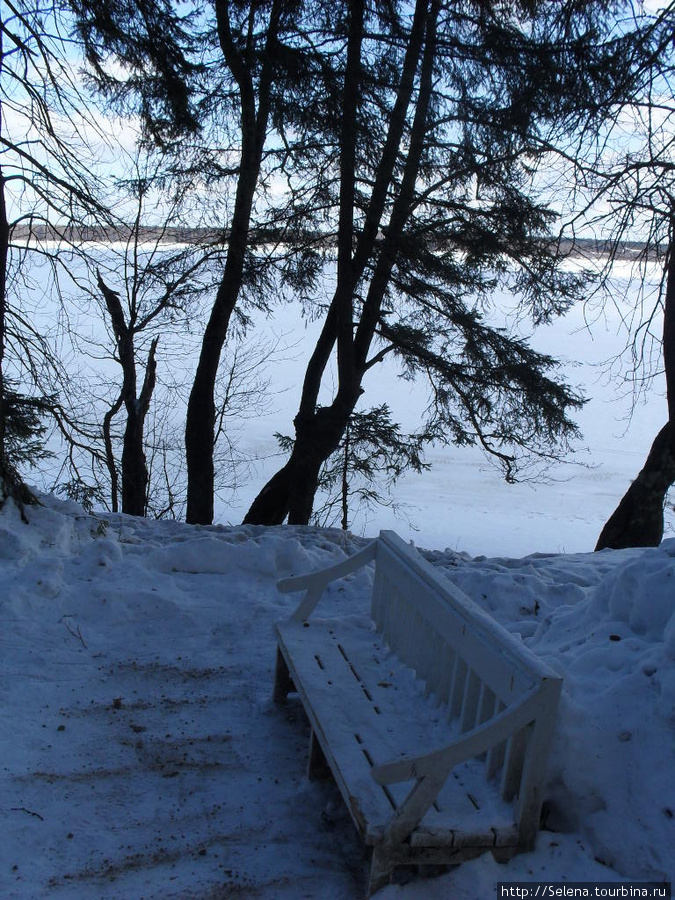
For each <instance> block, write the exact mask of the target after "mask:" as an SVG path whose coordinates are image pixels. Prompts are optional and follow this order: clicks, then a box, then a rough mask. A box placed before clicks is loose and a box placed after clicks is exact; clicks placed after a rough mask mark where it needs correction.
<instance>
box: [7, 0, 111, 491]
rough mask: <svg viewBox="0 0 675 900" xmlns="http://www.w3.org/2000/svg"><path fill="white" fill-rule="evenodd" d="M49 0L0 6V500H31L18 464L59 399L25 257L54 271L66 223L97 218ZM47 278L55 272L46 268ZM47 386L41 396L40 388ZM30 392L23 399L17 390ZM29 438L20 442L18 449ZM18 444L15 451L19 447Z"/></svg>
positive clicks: (74, 98)
mask: <svg viewBox="0 0 675 900" xmlns="http://www.w3.org/2000/svg"><path fill="white" fill-rule="evenodd" d="M67 39H68V34H67V22H66V21H65V20H64V17H63V15H62V10H61V8H60V7H59V6H58V5H57V4H47V5H46V6H43V7H40V8H37V7H35V6H34V5H31V4H29V3H25V2H23V0H10V2H7V3H5V4H4V5H3V12H2V19H1V20H0V85H1V88H0V90H1V92H2V95H1V98H0V100H1V103H0V482H2V485H1V487H0V502H2V500H3V499H5V498H6V497H7V496H13V497H14V498H15V499H17V500H18V501H19V502H20V503H25V502H30V500H31V495H30V493H29V492H28V491H27V490H26V489H25V487H24V486H23V482H22V480H21V477H20V474H19V471H18V468H17V462H18V461H20V460H23V461H28V462H30V461H31V459H32V458H35V455H36V454H37V453H38V452H39V442H38V443H36V442H33V443H31V442H30V436H31V435H33V436H34V437H36V436H38V435H39V432H40V429H41V427H42V426H41V424H40V419H41V418H43V417H44V415H45V413H46V412H47V411H48V410H51V409H53V408H54V405H55V403H57V400H56V398H55V396H54V395H53V393H51V392H50V390H49V389H53V388H54V385H58V384H59V366H58V363H57V361H56V359H55V358H54V356H53V355H52V353H51V352H50V348H49V345H48V343H47V342H46V341H45V340H44V338H43V335H42V334H41V333H40V331H39V329H37V328H36V327H35V326H34V324H33V323H31V321H30V317H29V316H28V315H26V314H25V310H24V308H23V306H22V302H23V300H22V293H23V292H24V290H25V285H26V279H27V278H28V277H29V276H28V275H27V261H29V260H30V259H33V258H35V257H38V258H40V257H41V258H43V259H44V260H47V261H48V262H49V263H50V264H51V265H53V266H54V267H57V266H58V261H57V259H56V256H55V254H54V252H53V249H52V246H53V244H54V243H55V242H57V243H58V242H62V243H64V244H68V243H69V242H70V240H71V235H72V228H73V224H74V223H76V224H77V225H80V226H81V225H86V224H87V223H90V222H92V221H104V220H105V215H106V210H105V207H104V206H103V205H102V204H101V203H100V201H99V200H98V198H97V183H96V178H95V175H94V174H93V167H92V166H89V165H88V163H89V161H90V160H89V155H88V152H87V144H86V140H85V134H86V132H87V131H88V130H89V131H90V132H92V131H96V124H95V122H94V121H93V120H90V119H89V118H88V115H87V112H86V104H85V102H84V100H83V96H82V93H81V91H80V89H79V86H78V84H77V82H76V81H75V79H74V77H73V74H72V70H71V68H70V66H69V65H68V62H67V52H66V45H67ZM52 274H54V273H53V272H52ZM45 385H48V388H49V389H48V390H47V391H46V390H45ZM26 390H28V391H30V392H31V393H30V394H29V395H26V394H25V391H26ZM27 441H28V443H26V442H27ZM22 448H23V449H22Z"/></svg>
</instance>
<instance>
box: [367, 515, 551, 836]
mask: <svg viewBox="0 0 675 900" xmlns="http://www.w3.org/2000/svg"><path fill="white" fill-rule="evenodd" d="M371 613H372V618H373V621H374V622H375V625H376V627H377V629H378V631H380V632H381V633H382V635H383V636H384V638H385V640H386V641H387V643H388V644H389V646H390V647H391V648H392V649H393V650H395V651H396V653H397V654H398V655H399V656H400V657H401V659H402V660H403V661H404V662H405V663H406V664H407V665H409V666H410V667H411V668H414V669H415V670H416V673H417V676H418V677H419V678H421V679H423V680H424V682H425V684H426V690H427V693H429V694H434V695H435V696H436V697H437V698H438V699H439V700H440V702H441V703H442V704H445V705H446V706H447V715H448V719H455V720H458V722H459V725H460V730H461V731H462V732H466V731H469V730H470V729H472V728H474V727H476V726H478V725H482V724H483V723H485V722H488V721H489V720H490V719H491V718H493V717H494V716H496V715H497V714H498V713H500V712H502V711H503V710H504V709H506V708H507V707H508V706H510V705H511V704H512V703H514V702H517V701H518V700H520V699H521V698H522V697H523V696H524V695H525V694H529V693H532V692H533V691H541V692H542V709H541V715H540V716H539V719H540V722H539V724H540V725H541V726H543V727H542V728H538V729H535V728H534V727H529V728H528V729H525V730H524V732H523V733H522V734H520V735H514V736H513V737H512V738H511V739H509V741H508V742H506V743H505V744H504V745H503V746H501V747H496V748H494V749H493V750H492V751H490V753H489V754H487V757H486V765H487V769H488V772H487V774H488V777H489V778H500V779H501V794H502V796H503V797H504V798H505V799H508V800H511V799H513V797H514V796H516V795H517V794H518V793H519V791H520V786H521V781H523V772H524V770H525V769H526V768H527V769H528V770H529V771H528V772H526V773H525V774H526V776H527V779H528V781H530V780H531V779H532V777H534V778H535V781H536V779H537V777H539V776H540V775H541V776H542V777H543V774H542V772H535V771H534V769H536V767H537V766H538V761H537V759H536V755H537V754H540V755H543V757H544V758H543V767H544V769H545V762H546V759H545V757H546V756H547V755H548V741H549V740H550V734H549V732H550V731H551V729H552V725H553V723H552V720H551V716H554V715H555V708H556V706H557V699H558V695H559V692H560V683H561V679H560V677H559V676H558V675H557V674H556V673H554V672H553V671H552V670H551V669H550V668H549V667H548V666H546V665H545V664H544V663H543V662H542V661H541V660H539V659H538V658H537V657H536V656H535V655H534V654H533V653H531V652H530V651H529V650H528V649H527V648H526V647H525V646H524V645H523V644H522V643H521V642H520V641H519V640H518V639H517V638H516V637H514V636H513V635H512V634H511V633H510V632H508V631H506V629H504V628H503V627H502V626H501V625H500V624H499V623H498V622H496V621H495V620H493V619H492V618H491V617H490V616H489V615H488V614H487V613H485V612H484V611H483V610H482V609H481V608H480V607H479V606H478V605H477V604H475V603H474V602H473V601H472V600H471V599H470V598H469V597H467V596H466V595H465V594H464V593H463V592H462V591H460V590H459V589H458V588H457V587H455V586H454V585H453V584H452V583H451V582H450V581H449V580H448V579H447V578H444V577H443V576H442V575H441V574H439V573H437V572H436V571H435V570H434V568H433V567H432V566H431V565H430V564H429V563H427V561H426V560H425V559H423V558H422V557H421V556H420V555H419V554H418V553H417V551H416V550H415V549H414V548H412V547H410V546H408V545H407V544H406V543H405V542H404V541H403V540H401V538H400V537H399V536H398V535H397V534H395V533H394V532H392V531H383V532H381V533H380V538H379V540H378V543H377V551H376V571H375V583H374V587H373V599H372V610H371ZM551 706H552V709H551V708H550V707H551ZM545 720H547V721H545ZM532 724H533V726H534V725H536V724H537V723H536V722H533V723H532ZM535 731H538V732H539V738H540V743H541V746H535V744H536V741H537V736H536V734H535ZM533 756H534V757H535V758H534V759H532V758H530V757H533ZM539 768H540V769H541V766H539ZM538 787H539V786H538V785H537V789H538ZM528 789H530V788H528ZM523 801H524V802H525V803H528V804H531V798H530V799H526V798H525V797H524V796H523ZM522 812H523V813H526V810H525V809H523V810H522ZM526 817H527V816H526ZM535 827H536V826H535Z"/></svg>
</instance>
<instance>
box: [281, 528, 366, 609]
mask: <svg viewBox="0 0 675 900" xmlns="http://www.w3.org/2000/svg"><path fill="white" fill-rule="evenodd" d="M376 551H377V538H375V540H373V541H371V542H370V543H369V544H367V545H366V546H365V547H364V548H363V550H359V552H358V553H355V554H354V555H353V556H350V557H349V558H348V559H344V560H342V562H339V563H336V564H335V565H334V566H330V567H329V568H327V569H319V570H318V571H317V572H310V573H309V574H308V575H296V576H294V577H292V578H282V579H281V580H280V581H277V590H279V591H281V592H282V593H284V594H288V593H292V592H293V591H304V590H306V591H307V593H306V594H305V596H304V597H303V599H302V600H301V601H300V604H299V605H298V606H297V608H296V609H295V611H294V613H293V615H292V616H291V619H293V620H294V621H296V622H304V621H306V620H307V619H308V618H309V617H310V616H311V614H312V612H313V611H314V608H315V607H316V605H317V603H318V602H319V600H320V599H321V595H322V594H323V592H324V589H325V587H326V585H327V584H329V583H330V582H331V581H335V580H336V579H337V578H343V577H344V576H345V575H349V574H350V573H351V572H355V571H356V570H357V569H360V568H361V567H362V566H365V565H366V563H369V562H370V561H371V560H373V559H375V553H376Z"/></svg>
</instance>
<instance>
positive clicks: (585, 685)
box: [0, 495, 675, 900]
mask: <svg viewBox="0 0 675 900" xmlns="http://www.w3.org/2000/svg"><path fill="white" fill-rule="evenodd" d="M42 501H43V505H42V506H40V507H34V508H30V509H28V510H27V511H26V515H27V518H28V524H25V523H23V522H22V521H21V516H20V514H19V512H18V510H17V509H16V508H15V507H14V506H13V505H12V504H11V503H8V504H6V505H5V507H4V508H3V509H2V511H1V512H0V628H1V631H0V702H1V703H2V708H3V717H2V720H1V723H0V797H1V798H2V799H1V800H0V897H2V898H3V900H5V898H7V900H10V898H21V900H39V898H47V897H48V898H49V900H61V898H85V900H89V898H94V900H99V898H100V900H112V898H119V900H141V898H142V900H159V898H169V900H170V898H176V900H179V898H180V900H188V898H193V900H217V898H224V897H234V896H241V897H251V898H253V897H256V898H263V900H272V898H322V900H324V898H326V900H351V898H355V897H359V896H362V894H363V885H364V878H365V871H366V859H365V855H364V852H363V848H362V847H361V846H360V843H359V841H358V839H357V837H356V835H355V833H354V832H353V829H352V826H351V822H350V820H349V818H348V815H347V813H346V811H345V809H344V807H343V805H342V802H341V798H340V796H339V793H338V792H337V790H336V788H335V787H334V785H333V784H332V783H331V782H330V781H328V782H315V781H312V782H309V781H308V780H307V779H306V776H305V767H306V755H307V738H308V732H307V725H306V724H305V722H304V719H303V716H302V713H301V711H300V710H299V708H298V706H297V704H294V703H289V704H288V705H287V706H276V705H275V704H274V703H273V702H272V701H271V689H272V667H273V662H274V652H275V649H274V636H273V630H272V626H273V623H274V622H275V621H277V620H278V619H280V618H283V617H284V616H286V615H287V614H288V613H289V612H290V610H291V609H292V608H293V606H294V604H295V603H296V602H297V596H294V595H282V594H280V593H279V592H278V591H277V590H276V580H277V579H278V578H281V577H287V576H289V575H292V574H299V573H304V572H307V571H310V570H313V569H316V568H320V567H323V566H327V565H332V564H334V563H336V562H339V561H340V560H342V559H344V558H345V556H346V555H348V554H351V553H354V552H355V551H356V550H358V549H359V548H360V547H362V546H363V545H364V538H362V537H357V536H354V535H352V534H350V533H346V534H345V533H342V532H340V531H337V530H316V529H311V528H299V527H296V528H291V527H286V528H284V527H281V528H269V529H266V528H262V527H253V526H237V527H225V526H213V527H194V526H187V525H183V524H180V523H176V522H153V521H147V520H143V519H135V518H131V517H126V516H118V515H106V516H105V517H103V516H101V517H96V516H90V515H87V514H86V513H85V512H84V511H83V510H82V509H81V508H79V507H78V506H77V505H75V504H73V503H64V502H62V501H59V500H56V499H55V498H53V497H52V496H49V495H45V496H43V497H42ZM461 512H462V511H461V510H460V513H461ZM535 538H536V530H535V529H533V528H530V531H529V540H530V541H531V542H532V543H533V544H534V542H535ZM495 540H496V538H495ZM425 555H426V556H427V558H428V559H430V561H431V562H432V563H433V564H434V565H436V566H438V567H439V569H440V570H441V571H443V572H444V573H445V574H446V575H447V576H448V577H449V578H450V579H451V580H452V581H453V582H454V583H455V584H456V585H458V586H459V587H460V588H462V589H463V590H464V591H465V592H466V593H467V594H468V595H469V596H471V597H472V598H473V599H474V600H475V601H476V602H478V603H479V604H480V605H481V606H482V607H483V608H484V609H485V610H486V611H487V612H489V613H490V614H491V615H493V616H494V617H495V618H497V619H498V620H499V621H500V622H501V623H502V624H503V625H504V626H505V627H506V628H508V629H510V630H511V631H513V632H515V633H516V634H519V635H521V636H522V639H523V640H524V642H525V643H526V644H527V645H528V646H529V647H530V648H531V649H532V650H533V651H534V652H535V653H537V654H538V655H540V656H541V657H542V658H543V659H544V660H545V661H546V662H548V663H549V664H550V665H551V666H553V667H554V668H555V669H556V670H558V671H559V672H561V674H562V675H563V676H564V688H563V695H562V700H561V707H560V713H559V720H558V726H557V733H556V738H555V743H554V748H553V752H552V757H551V762H550V766H549V773H548V788H547V798H546V807H545V810H546V820H545V828H544V829H543V830H542V831H541V832H540V835H539V838H538V843H537V847H536V849H535V851H534V852H532V853H528V854H522V855H520V856H517V857H516V858H514V859H513V860H512V861H511V862H510V863H508V864H507V865H498V864H497V863H495V862H494V860H493V859H492V857H491V856H490V855H489V854H488V855H486V856H483V857H481V858H479V859H477V860H474V861H472V862H468V863H465V864H463V865H462V866H460V867H459V868H457V869H455V870H453V871H450V872H448V873H446V874H443V875H440V876H439V877H436V878H420V877H414V878H412V879H410V880H409V881H408V882H407V883H405V884H395V885H391V886H389V887H387V888H386V889H384V890H383V891H382V893H381V894H380V895H379V896H380V897H382V900H393V898H403V900H422V898H424V900H434V898H438V900H440V898H448V897H452V898H455V900H479V898H481V900H482V898H485V897H491V896H493V895H494V892H495V885H496V883H497V882H500V881H530V880H546V881H560V880H568V881H594V880H597V881H614V880H617V881H627V880H630V881H648V880H649V881H663V880H666V881H673V880H675V877H674V876H675V853H674V852H673V850H674V848H675V779H674V777H673V766H672V759H673V747H674V745H675V590H674V589H673V585H674V584H675V540H673V539H670V538H669V539H667V540H665V541H664V542H663V544H662V545H661V547H659V548H653V549H648V550H626V551H603V552H602V553H598V554H593V553H575V554H569V555H560V554H543V553H538V554H535V555H530V556H526V557H524V558H520V559H518V558H508V557H493V558H486V557H484V556H473V557H472V556H469V555H468V554H467V553H465V552H456V551H453V550H431V551H425ZM371 579H372V572H371V570H370V568H368V569H364V570H362V571H360V572H358V573H355V574H354V575H352V576H349V577H348V578H347V579H346V580H345V581H344V582H342V583H340V584H339V585H338V584H336V585H333V586H332V587H331V588H330V589H329V593H328V596H327V598H326V600H325V601H323V602H325V603H326V605H327V608H328V607H332V609H333V611H336V610H337V611H338V612H339V614H340V615H344V616H357V615H362V614H364V612H366V611H367V606H368V599H369V598H368V591H369V587H370V583H371Z"/></svg>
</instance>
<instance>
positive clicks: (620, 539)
mask: <svg viewBox="0 0 675 900" xmlns="http://www.w3.org/2000/svg"><path fill="white" fill-rule="evenodd" d="M670 430H671V429H670V425H669V424H666V425H664V426H663V428H662V429H661V431H659V433H658V434H657V436H656V439H655V440H654V443H653V444H652V447H651V450H650V451H649V456H648V457H647V461H646V462H645V464H644V466H643V468H642V471H641V472H640V474H639V475H638V476H637V478H636V479H635V481H634V482H633V483H632V484H631V486H630V487H629V488H628V490H627V491H626V493H625V494H624V496H623V497H622V499H621V502H620V503H619V505H618V506H617V508H616V510H615V511H614V512H613V513H612V515H611V516H610V518H609V519H608V521H607V524H606V525H605V527H604V528H603V529H602V532H601V533H600V537H599V538H598V543H597V545H596V547H595V549H596V550H604V549H606V548H607V547H610V548H611V549H613V550H621V549H623V548H624V547H657V546H658V545H659V544H660V543H661V540H662V538H663V506H664V503H665V499H666V494H667V492H668V488H669V487H670V486H671V484H672V483H673V481H675V456H673V454H672V453H671V452H670V446H669V442H670V434H669V433H670Z"/></svg>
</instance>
